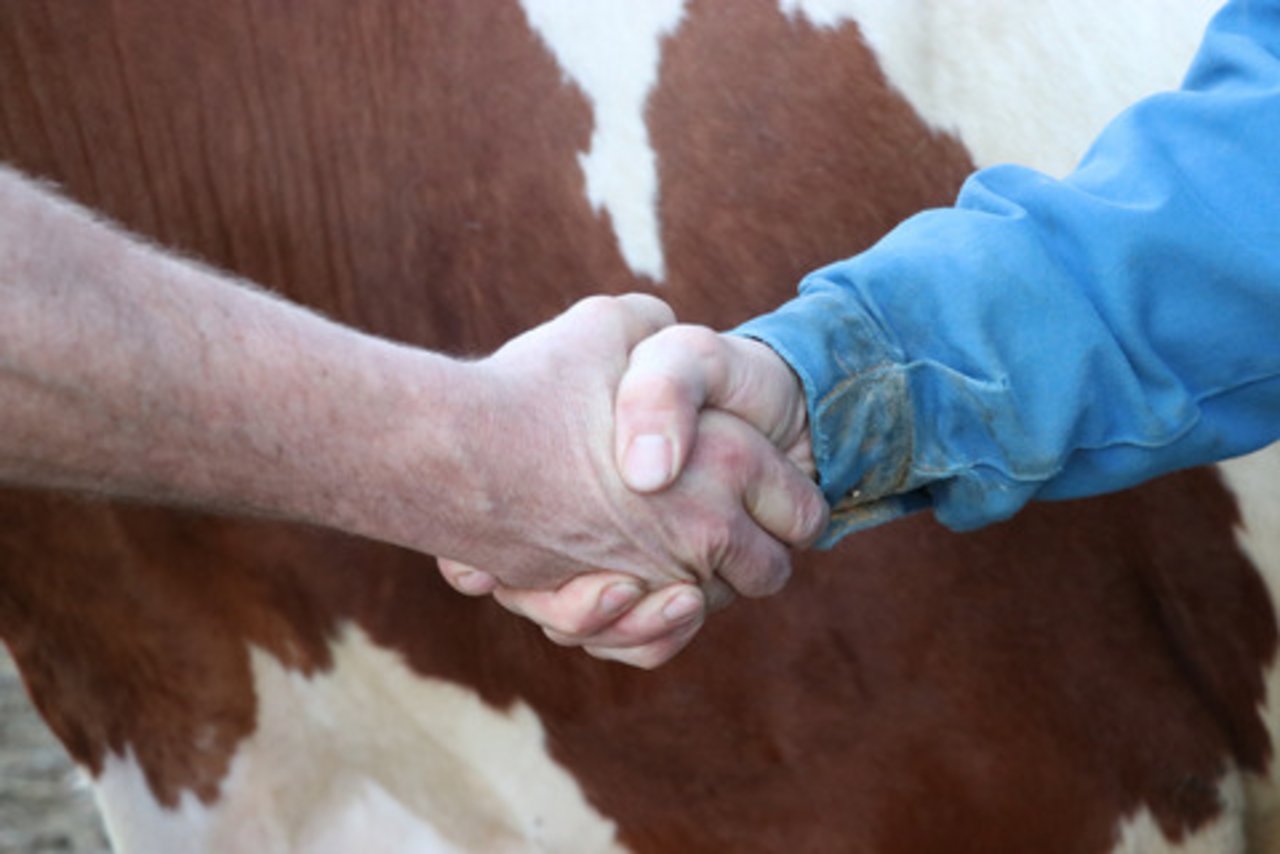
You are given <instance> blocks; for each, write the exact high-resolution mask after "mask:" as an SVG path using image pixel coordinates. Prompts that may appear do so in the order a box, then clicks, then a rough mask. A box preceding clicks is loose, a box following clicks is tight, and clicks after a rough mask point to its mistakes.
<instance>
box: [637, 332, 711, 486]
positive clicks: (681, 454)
mask: <svg viewBox="0 0 1280 854" xmlns="http://www.w3.org/2000/svg"><path fill="white" fill-rule="evenodd" d="M721 350H722V347H721V345H720V342H719V340H718V338H717V336H716V334H715V333H714V332H712V331H711V330H710V329H706V328H705V327H700V326H674V327H671V328H670V329H667V330H664V331H663V332H660V333H658V334H656V335H654V336H653V337H650V338H647V339H645V340H644V341H641V342H640V343H639V344H637V345H636V347H635V349H634V350H632V351H631V359H630V360H629V361H628V363H627V370H626V373H625V374H623V377H622V380H621V382H620V383H619V384H618V392H617V398H616V401H615V406H614V417H615V421H616V423H615V427H614V454H615V458H616V460H617V464H618V470H619V471H620V472H621V473H622V477H623V480H624V481H625V482H626V484H627V485H628V486H629V487H630V488H631V489H633V490H635V491H636V492H657V491H658V490H660V489H663V488H664V487H666V486H667V485H668V484H670V483H671V482H672V481H674V480H675V479H676V477H677V476H678V475H679V473H680V470H681V469H682V468H683V466H684V460H685V457H686V456H687V453H688V450H689V448H691V447H692V446H693V441H694V436H695V434H696V427H697V420H698V412H699V411H700V410H701V409H702V407H703V405H704V404H705V403H706V400H707V395H708V387H709V386H711V385H714V384H715V383H717V382H718V374H719V373H720V372H721V371H722V367H721V365H720V363H721V362H722V361H723V360H722V359H721V358H720V352H721Z"/></svg>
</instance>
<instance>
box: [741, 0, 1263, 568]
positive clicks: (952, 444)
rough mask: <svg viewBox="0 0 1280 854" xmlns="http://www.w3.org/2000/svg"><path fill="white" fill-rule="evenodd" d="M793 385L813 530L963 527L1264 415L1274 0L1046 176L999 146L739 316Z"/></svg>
mask: <svg viewBox="0 0 1280 854" xmlns="http://www.w3.org/2000/svg"><path fill="white" fill-rule="evenodd" d="M737 331H738V332H739V333H740V334H744V335H748V336H751V337H754V338H758V339H760V340H762V341H764V342H765V343H767V344H769V345H770V346H771V347H773V348H774V350H776V351H777V352H778V353H779V354H780V355H781V356H782V357H783V358H784V359H785V360H786V361H787V362H788V363H789V364H790V365H791V366H792V368H793V369H794V370H795V371H796V373H797V375H798V376H799V377H800V378H801V381H802V383H803V384H804V388H805V393H806V396H807V399H808V406H809V419H810V429H811V431H812V434H813V440H814V451H815V456H816V459H817V463H818V469H819V473H820V479H821V486H822V488H823V491H824V493H825V494H826V496H827V499H828V501H829V502H831V504H832V505H833V507H834V508H835V516H834V520H833V524H832V528H831V529H830V530H829V531H828V535H827V537H826V538H825V541H826V544H828V545H829V544H830V543H832V542H834V541H835V540H837V539H839V538H840V537H841V536H843V535H844V534H846V533H848V532H850V531H853V530H857V529H859V528H862V527H866V526H868V525H871V524H876V523H879V522H883V521H887V520H888V519H892V518H895V517H896V516H899V515H902V514H903V513H906V512H909V511H911V510H914V509H919V508H923V507H928V506H931V507H932V508H933V511H934V513H935V514H936V516H937V518H938V519H939V520H940V521H941V522H942V523H943V524H945V525H948V526H949V527H952V528H955V529H958V530H966V529H972V528H976V527H979V526H982V525H985V524H988V523H991V522H994V521H997V520H1000V519H1004V518H1006V517H1008V516H1010V515H1012V514H1013V513H1015V512H1017V510H1018V509H1019V508H1021V507H1022V506H1023V505H1024V504H1025V503H1026V502H1028V501H1030V500H1031V499H1035V498H1039V499H1061V498H1072V497H1079V496H1085V495H1091V494H1098V493H1102V492H1108V491H1113V490H1118V489H1123V488H1125V487H1128V486H1131V485H1133V484H1136V483H1138V482H1140V481H1142V480H1145V479H1148V478H1151V477H1154V476H1156V475H1159V474H1162V473H1165V472H1169V471H1172V470H1175V469H1179V468H1184V467H1188V466H1193V465H1198V464H1202V463H1206V462H1210V461H1214V460H1219V459H1223V458H1225V457H1229V456H1233V455H1237V454H1242V453H1245V452H1247V451H1251V450H1254V449H1257V448H1259V447H1261V446H1263V445H1265V444H1267V443H1268V442H1270V441H1272V440H1274V439H1275V438H1277V437H1278V436H1280V3H1278V2H1275V0H1236V2H1232V3H1229V4H1228V5H1227V6H1226V7H1225V8H1224V9H1223V10H1222V11H1221V12H1219V13H1218V15H1217V16H1216V17H1215V18H1214V20H1213V22H1212V23H1211V25H1210V27H1209V29H1208V31H1207V33H1206V35H1205V39H1204V42H1203V43H1202V45H1201V47H1200V50H1199V52H1198V54H1197V56H1196V59H1195V62H1194V64H1193V65H1192V68H1191V70H1190V72H1189V73H1188V76H1187V78H1186V80H1185V82H1184V84H1183V86H1182V88H1181V89H1180V90H1178V91H1176V92H1170V93H1166V94H1162V95H1157V96H1155V97H1152V98H1149V99H1147V100H1145V101H1142V102H1140V103H1139V104H1137V105H1135V106H1134V107H1132V108H1131V109H1129V110H1128V111H1126V112H1125V113H1124V114H1122V115H1121V116H1120V117H1118V118H1117V119H1116V120H1115V121H1113V122H1112V123H1111V124H1110V125H1109V126H1108V127H1107V128H1106V130H1105V131H1104V132H1103V133H1102V135H1101V136H1100V137H1099V138H1098V139H1097V141H1096V142H1095V143H1094V145H1093V146H1092V148H1091V149H1090V151H1089V152H1088V154H1087V155H1086V156H1085V158H1084V159H1083V161H1082V162H1081V164H1080V165H1079V167H1078V168H1077V169H1076V170H1075V171H1074V172H1073V173H1072V174H1071V175H1070V176H1068V177H1067V178H1066V179H1064V180H1060V181H1059V180H1053V179H1051V178H1048V177H1046V176H1044V175H1042V174H1039V173H1037V172H1034V171H1032V170H1029V169H1024V168H1020V167H1015V166H999V167H994V168H991V169H986V170H983V171H980V172H977V173H976V174H974V175H973V176H972V177H971V178H970V179H969V181H968V182H966V184H965V186H964V188H963V189H962V191H961V193H960V195H959V198H958V200H957V202H956V204H955V206H954V207H952V208H947V209H942V210H935V211H928V212H925V213H922V214H919V215H917V216H915V217H913V218H911V219H909V220H907V221H906V222H904V223H903V224H901V225H900V226H899V227H898V228H897V229H895V230H894V231H892V232H891V233H890V234H889V235H887V236H886V237H885V238H884V239H883V240H881V241H880V242H879V243H877V244H876V245H875V246H874V247H872V248H871V249H869V250H867V251H866V252H864V253H862V254H861V255H858V256H856V257H853V258H850V259H848V260H845V261H841V262H839V263H836V264H833V265H831V266H829V267H826V268H824V269H821V270H818V271H816V272H815V273H813V274H811V275H810V276H808V277H807V278H806V279H805V280H804V281H803V282H802V283H801V286H800V294H799V296H798V297H797V298H795V299H794V300H792V301H791V302H789V303H786V304H785V305H783V306H782V307H781V308H779V309H778V310H777V311H775V312H773V313H771V314H768V315H765V316H763V317H760V318H757V319H755V320H753V321H750V322H748V323H747V324H745V325H744V326H743V327H740V328H739V330H737Z"/></svg>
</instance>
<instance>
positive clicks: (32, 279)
mask: <svg viewBox="0 0 1280 854" xmlns="http://www.w3.org/2000/svg"><path fill="white" fill-rule="evenodd" d="M462 369H463V368H462V366H460V365H458V364H456V363H453V362H450V361H449V360H446V359H444V358H441V357H437V356H434V355H432V354H428V353H424V352H422V351H416V350H411V349H409V348H404V347H399V346H396V345H392V344H389V343H387V342H384V341H381V340H378V339H375V338H373V337H370V336H366V335H362V334H360V333H358V332H355V331H354V330H350V329H347V328H344V327H341V326H339V325H337V324H334V323H331V322H329V321H327V320H324V319H323V318H320V317H318V316H316V315H314V314H313V313H310V312H308V311H306V310H304V309H301V308H299V307H297V306H293V305H290V304H288V303H285V302H283V301H281V300H279V299H276V298H273V297H271V296H270V295H267V294H263V293H260V292H258V291H256V290H254V289H252V288H251V287H247V286H244V285H243V284H238V283H235V282H234V281H232V280H230V279H229V278H227V277H225V276H222V275H220V274H217V273H215V272H212V271H209V270H207V269H204V268H203V267H201V266H199V265H196V264H192V263H189V262H185V261H182V260H178V259H175V258H173V257H171V256H168V255H166V254H164V253H162V252H160V251H158V250H156V249H153V248H151V247H148V246H146V245H144V244H142V243H140V242H138V241H136V240H133V239H131V238H129V237H127V236H125V235H123V234H122V233H120V232H119V231H117V230H115V229H113V228H110V227H108V226H106V225H103V224H101V223H99V222H96V221H94V220H93V219H92V218H91V217H90V216H89V215H88V214H87V213H85V212H84V211H82V210H81V209H79V208H76V207H75V206H73V205H70V204H68V203H65V202H63V201H61V200H59V199H56V198H55V197H53V196H52V195H51V194H49V193H47V192H45V191H44V190H42V189H40V188H38V187H36V186H34V185H33V184H32V183H30V182H28V181H26V180H25V179H23V178H21V177H19V176H18V175H16V174H14V173H13V172H10V171H7V170H0V481H6V482H10V483H20V484H25V485H32V486H43V487H57V488H71V489H80V490H93V491H99V492H105V493H108V494H113V495H122V496H130V497H136V498H146V499H157V500H165V501H176V502H181V503H186V504H191V505H197V506H207V507H217V508H223V509H231V510H241V511H249V512H254V513H264V514H270V515H279V516H286V517H290V518H297V519H304V520H307V521H311V522H317V523H322V524H329V525H335V526H337V527H343V528H346V529H348V530H356V531H358V532H360V533H367V534H371V535H382V536H384V537H387V536H390V537H391V538H396V537H395V536H394V535H390V534H389V533H388V532H384V531H376V530H369V529H370V528H374V527H376V524H375V523H374V522H372V521H371V517H373V516H375V515H376V513H375V512H374V511H373V510H372V509H371V508H372V507H374V506H375V505H377V504H378V503H382V502H385V501H387V500H389V499H388V498H386V497H382V496H381V495H380V489H381V485H382V484H384V483H385V481H386V480H387V471H386V469H387V467H389V466H393V465H395V464H396V463H395V461H394V457H395V454H396V449H397V448H400V447H402V443H401V442H400V441H399V439H400V437H401V435H402V433H403V431H404V430H405V429H406V421H407V420H409V418H408V417H409V416H411V415H413V414H415V413H419V412H422V411H423V410H424V409H427V410H430V413H429V414H430V416H431V417H426V418H418V419H413V429H414V430H416V431H418V433H419V434H420V435H418V436H417V437H416V439H417V447H419V448H420V449H422V454H421V455H419V456H418V457H417V458H416V459H415V460H414V464H415V466H417V467H419V468H420V469H421V470H422V473H423V474H425V475H430V474H432V473H433V472H434V471H436V469H437V466H436V464H437V463H438V468H439V473H440V475H441V476H442V477H443V476H446V475H448V474H449V473H450V472H449V471H447V470H448V469H451V468H452V467H453V466H454V462H453V461H452V460H451V458H450V435H451V429H450V427H451V422H450V418H451V416H452V415H453V414H455V413H456V410H457V406H458V405H459V404H460V403H462V401H452V400H448V399H445V396H447V395H449V394H450V393H451V392H450V390H451V389H458V388H459V386H458V384H457V383H456V382H451V381H449V380H450V379H451V374H452V372H456V371H459V370H462ZM424 431H427V432H426V435H422V433H423V432H424ZM433 433H434V435H433ZM437 455H438V459H436V458H435V457H436V456H437ZM442 509H443V508H440V507H437V513H439V512H440V510H442ZM423 521H426V520H423ZM420 524H421V522H420ZM441 533H443V532H441ZM433 536H435V533H434V532H430V531H424V530H421V529H420V528H419V529H418V530H417V531H416V532H415V538H417V539H418V540H420V541H421V540H430V539H431V538H432V537H433ZM401 539H403V538H401Z"/></svg>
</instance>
